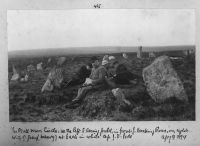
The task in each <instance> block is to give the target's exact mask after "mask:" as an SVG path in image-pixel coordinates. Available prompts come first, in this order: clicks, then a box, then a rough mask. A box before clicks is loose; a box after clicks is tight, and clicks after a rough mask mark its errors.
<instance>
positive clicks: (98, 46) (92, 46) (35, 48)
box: [8, 44, 196, 52]
mask: <svg viewBox="0 0 200 146" xmlns="http://www.w3.org/2000/svg"><path fill="white" fill-rule="evenodd" d="M139 46H142V47H177V46H194V47H195V46H196V45H195V44H193V45H192V44H187V45H157V46H156V45H145V46H143V45H137V46H84V47H74V46H72V47H59V48H56V47H54V48H34V49H21V50H8V52H13V51H31V50H43V49H44V50H45V49H46V50H47V49H67V48H92V47H139Z"/></svg>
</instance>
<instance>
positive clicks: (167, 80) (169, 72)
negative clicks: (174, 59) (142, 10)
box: [143, 56, 188, 103]
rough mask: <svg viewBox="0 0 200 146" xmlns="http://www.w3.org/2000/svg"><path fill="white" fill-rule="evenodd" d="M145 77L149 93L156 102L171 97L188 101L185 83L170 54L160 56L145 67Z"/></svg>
mask: <svg viewBox="0 0 200 146" xmlns="http://www.w3.org/2000/svg"><path fill="white" fill-rule="evenodd" d="M143 79H144V82H145V84H146V87H147V91H148V93H149V95H150V96H151V97H152V99H153V100H154V101H156V102H159V103H160V102H164V101H165V100H166V99H168V98H170V97H176V98H177V99H179V100H182V101H185V102H187V101H188V97H187V95H186V92H185V90H184V87H183V84H182V82H181V80H180V78H179V77H178V75H177V73H176V71H175V70H174V69H173V67H172V64H171V61H170V59H169V57H168V56H161V57H158V58H157V59H156V60H155V61H154V62H153V63H152V64H151V65H149V66H147V67H146V68H144V69H143Z"/></svg>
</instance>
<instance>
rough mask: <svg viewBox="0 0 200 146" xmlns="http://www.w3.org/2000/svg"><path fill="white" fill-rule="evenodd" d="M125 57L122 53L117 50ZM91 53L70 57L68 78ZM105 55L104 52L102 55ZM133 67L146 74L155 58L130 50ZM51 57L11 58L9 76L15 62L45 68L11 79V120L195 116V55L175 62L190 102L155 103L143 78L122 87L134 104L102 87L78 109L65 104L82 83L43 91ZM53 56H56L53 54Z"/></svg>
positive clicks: (19, 66)
mask: <svg viewBox="0 0 200 146" xmlns="http://www.w3.org/2000/svg"><path fill="white" fill-rule="evenodd" d="M114 55H115V56H117V58H118V59H119V60H121V61H123V60H122V58H121V56H119V54H114ZM90 57H91V56H87V55H85V56H75V57H74V56H73V57H68V59H67V61H66V63H65V64H64V69H65V79H66V80H68V79H70V77H71V76H72V75H73V74H74V73H75V72H76V71H77V70H78V68H79V67H80V66H81V65H83V64H85V63H88V61H89V58H90ZM98 57H99V58H102V57H103V56H102V55H99V56H98ZM129 58H130V59H129V61H128V62H127V64H129V69H130V70H131V71H132V72H134V73H136V74H138V75H140V76H142V69H143V68H144V67H146V66H148V65H149V64H150V63H151V62H152V61H153V60H151V59H148V58H143V59H137V58H136V57H135V54H129ZM47 59H48V58H47V57H46V58H45V57H43V58H21V59H16V58H15V59H10V60H9V79H10V78H11V75H12V64H13V63H14V64H15V65H16V67H17V68H18V69H19V70H22V69H25V68H26V66H27V65H29V64H30V63H32V64H33V65H36V64H37V63H39V62H41V61H42V62H43V63H44V65H45V69H44V70H43V71H40V72H35V73H33V74H32V75H31V80H30V81H29V82H27V83H20V82H10V81H9V99H10V100H9V101H10V103H9V105H10V106H9V108H10V109H9V112H10V121H91V120H100V121H103V120H106V121H107V120H114V121H128V120H129V121H130V120H133V121H149V120H155V121H157V120H167V121H171V120H181V121H183V120H195V57H194V56H193V57H187V58H184V59H179V60H172V64H173V66H174V68H175V70H176V71H177V73H178V75H179V76H180V78H181V80H182V82H183V84H184V88H185V90H186V93H187V95H188V97H189V103H188V104H184V103H181V102H180V101H177V100H176V99H174V98H172V99H169V100H168V101H167V102H166V103H163V104H157V103H155V102H154V101H153V100H152V99H151V98H150V96H149V95H148V93H147V92H146V89H145V86H144V84H143V81H142V80H141V81H140V82H139V83H138V84H137V85H135V86H132V87H130V88H124V89H122V90H123V92H124V93H125V95H126V97H127V99H128V100H129V101H130V102H131V106H129V107H127V106H125V105H123V104H119V103H118V102H117V100H116V99H115V97H114V96H113V95H112V93H111V90H110V89H99V90H97V91H93V92H89V93H88V95H87V97H86V98H85V99H84V101H83V102H82V104H81V105H80V106H79V107H77V108H74V109H69V108H65V107H64V104H65V103H68V102H70V101H71V100H72V99H73V98H74V97H75V96H76V94H77V90H78V88H79V86H74V87H70V88H63V89H56V90H55V91H53V92H50V93H43V94H42V93H41V88H42V86H43V84H44V82H45V80H46V77H47V75H48V72H49V70H50V68H51V67H52V66H53V64H54V63H55V61H53V62H54V63H52V64H51V65H47ZM52 59H55V57H53V58H52Z"/></svg>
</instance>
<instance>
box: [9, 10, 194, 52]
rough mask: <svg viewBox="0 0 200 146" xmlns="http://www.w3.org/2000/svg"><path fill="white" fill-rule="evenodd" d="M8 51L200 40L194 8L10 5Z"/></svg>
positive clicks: (183, 42)
mask: <svg viewBox="0 0 200 146" xmlns="http://www.w3.org/2000/svg"><path fill="white" fill-rule="evenodd" d="M7 33H8V51H14V50H29V49H42V48H45V49H46V48H67V47H92V46H138V45H142V46H173V45H194V44H195V12H194V10H192V9H69V10H8V11H7Z"/></svg>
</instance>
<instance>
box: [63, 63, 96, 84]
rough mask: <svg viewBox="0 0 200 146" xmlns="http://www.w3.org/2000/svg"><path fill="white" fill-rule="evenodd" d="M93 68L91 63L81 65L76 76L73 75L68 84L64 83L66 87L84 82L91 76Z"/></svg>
mask: <svg viewBox="0 0 200 146" xmlns="http://www.w3.org/2000/svg"><path fill="white" fill-rule="evenodd" d="M91 70H92V64H91V63H88V64H87V65H84V66H81V68H80V69H79V70H78V72H77V73H76V74H75V76H73V77H72V79H71V80H69V81H68V82H67V83H66V84H64V87H69V86H76V85H80V84H83V83H84V82H85V79H86V78H88V77H89V76H90V74H91Z"/></svg>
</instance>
